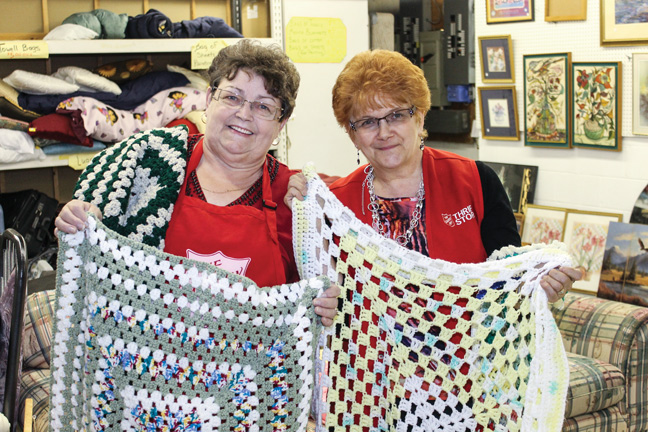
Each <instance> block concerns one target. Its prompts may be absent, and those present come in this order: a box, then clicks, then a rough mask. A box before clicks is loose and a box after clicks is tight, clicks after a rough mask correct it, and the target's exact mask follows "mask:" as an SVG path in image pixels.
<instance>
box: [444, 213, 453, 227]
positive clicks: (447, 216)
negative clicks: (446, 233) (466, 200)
mask: <svg viewBox="0 0 648 432" xmlns="http://www.w3.org/2000/svg"><path fill="white" fill-rule="evenodd" d="M441 217H443V222H445V223H446V225H448V226H451V227H454V226H455V223H454V220H452V215H450V214H447V213H441Z"/></svg>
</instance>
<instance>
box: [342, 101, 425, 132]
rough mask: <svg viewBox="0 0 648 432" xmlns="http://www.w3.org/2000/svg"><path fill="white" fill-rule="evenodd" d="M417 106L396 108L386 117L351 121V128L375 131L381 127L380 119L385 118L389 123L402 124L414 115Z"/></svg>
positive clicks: (358, 130) (360, 130)
mask: <svg viewBox="0 0 648 432" xmlns="http://www.w3.org/2000/svg"><path fill="white" fill-rule="evenodd" d="M415 111H416V107H415V106H411V107H409V108H399V109H396V110H394V111H392V112H390V113H389V114H387V115H386V116H384V117H380V118H376V117H366V118H361V119H360V120H356V121H349V125H350V126H351V129H353V130H354V131H356V132H375V131H377V130H378V129H380V121H381V120H385V123H387V124H388V125H392V124H394V125H395V124H400V123H403V122H405V121H406V120H408V119H410V118H412V117H413V116H414V112H415Z"/></svg>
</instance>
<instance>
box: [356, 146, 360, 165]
mask: <svg viewBox="0 0 648 432" xmlns="http://www.w3.org/2000/svg"><path fill="white" fill-rule="evenodd" d="M356 151H357V152H358V165H360V149H356Z"/></svg>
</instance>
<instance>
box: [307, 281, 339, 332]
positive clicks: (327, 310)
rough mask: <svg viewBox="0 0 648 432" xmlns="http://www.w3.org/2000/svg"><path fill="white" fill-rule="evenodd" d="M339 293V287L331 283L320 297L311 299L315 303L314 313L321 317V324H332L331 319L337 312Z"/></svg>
mask: <svg viewBox="0 0 648 432" xmlns="http://www.w3.org/2000/svg"><path fill="white" fill-rule="evenodd" d="M339 295H340V287H339V286H337V285H331V286H330V287H329V288H328V289H327V290H326V291H324V293H323V294H322V296H321V297H317V298H316V299H315V300H313V305H315V313H316V314H317V315H319V316H320V317H321V318H322V324H324V325H325V326H326V327H328V326H330V325H332V324H333V319H334V318H335V314H336V313H337V306H338V299H337V298H338V296H339Z"/></svg>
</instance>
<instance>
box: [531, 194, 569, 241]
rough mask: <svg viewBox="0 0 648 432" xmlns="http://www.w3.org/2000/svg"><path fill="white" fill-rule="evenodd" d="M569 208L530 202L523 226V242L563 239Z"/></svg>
mask: <svg viewBox="0 0 648 432" xmlns="http://www.w3.org/2000/svg"><path fill="white" fill-rule="evenodd" d="M566 216H567V209H566V208H560V207H549V206H541V205H535V204H528V205H527V208H526V212H525V213H524V225H523V226H522V244H523V245H529V244H533V243H546V244H549V243H551V242H553V241H554V240H555V241H561V240H562V238H563V229H564V226H565V217H566Z"/></svg>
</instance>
